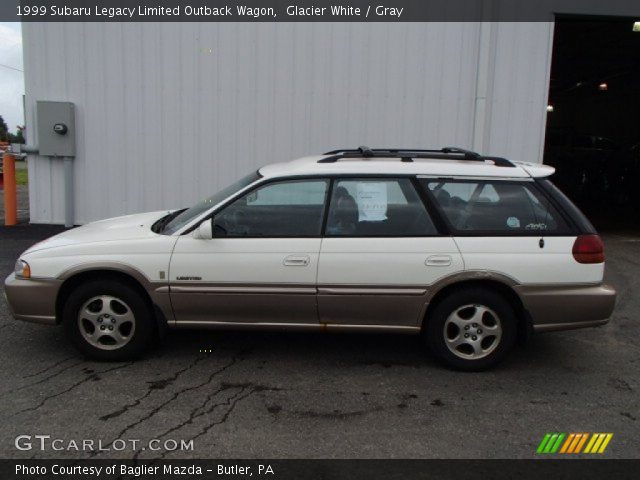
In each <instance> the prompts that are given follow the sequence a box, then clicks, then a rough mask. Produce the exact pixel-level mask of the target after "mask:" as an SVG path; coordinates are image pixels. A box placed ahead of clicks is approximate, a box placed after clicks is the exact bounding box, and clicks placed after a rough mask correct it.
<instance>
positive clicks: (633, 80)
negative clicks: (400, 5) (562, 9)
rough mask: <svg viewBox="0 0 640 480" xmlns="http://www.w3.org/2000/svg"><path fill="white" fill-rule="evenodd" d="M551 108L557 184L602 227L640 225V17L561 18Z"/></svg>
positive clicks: (550, 150) (549, 148)
mask: <svg viewBox="0 0 640 480" xmlns="http://www.w3.org/2000/svg"><path fill="white" fill-rule="evenodd" d="M636 22H638V23H636ZM547 111H548V114H547V131H546V141H545V152H544V162H545V163H548V164H550V165H553V166H554V167H555V168H556V174H555V175H554V177H553V178H554V181H555V183H556V184H557V185H558V186H559V187H560V188H561V189H562V190H564V191H565V193H566V194H567V195H568V196H569V197H571V198H572V199H573V200H574V202H575V203H576V204H578V206H579V207H580V208H581V209H582V210H583V211H584V212H585V213H586V214H587V215H588V216H589V218H590V219H591V220H592V222H593V223H594V224H595V226H596V227H597V228H599V229H604V230H611V229H627V228H633V229H637V228H638V227H640V19H639V18H635V19H634V18H621V17H585V16H558V17H556V23H555V33H554V43H553V57H552V65H551V82H550V88H549V105H548V107H547Z"/></svg>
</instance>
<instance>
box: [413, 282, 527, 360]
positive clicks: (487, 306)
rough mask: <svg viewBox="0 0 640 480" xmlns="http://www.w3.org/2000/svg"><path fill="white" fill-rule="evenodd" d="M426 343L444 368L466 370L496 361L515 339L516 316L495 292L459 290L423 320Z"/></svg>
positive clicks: (475, 289)
mask: <svg viewBox="0 0 640 480" xmlns="http://www.w3.org/2000/svg"><path fill="white" fill-rule="evenodd" d="M426 321H427V323H426V327H425V331H424V333H425V335H426V341H427V344H428V346H429V348H430V350H431V351H432V352H433V354H434V355H435V356H436V357H437V358H438V359H439V360H440V361H441V362H443V363H444V364H445V365H447V366H449V367H452V368H455V369H458V370H467V371H478V370H485V369H487V368H490V367H492V366H494V365H495V364H497V363H498V362H500V361H501V360H502V359H503V358H504V357H505V355H506V354H507V353H508V352H509V350H510V349H511V348H512V347H513V344H514V343H515V340H516V315H515V313H514V310H513V307H512V306H511V305H510V303H509V302H508V301H507V300H506V299H505V298H503V297H502V296H501V295H500V294H498V293H497V292H494V291H493V290H489V289H484V288H461V289H457V290H454V291H453V292H451V293H450V294H449V295H448V296H446V297H445V298H444V299H442V300H441V301H440V302H439V303H438V304H437V305H436V306H435V308H434V309H433V311H431V312H430V313H429V318H427V319H426Z"/></svg>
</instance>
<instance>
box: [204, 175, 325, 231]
mask: <svg viewBox="0 0 640 480" xmlns="http://www.w3.org/2000/svg"><path fill="white" fill-rule="evenodd" d="M328 185H329V181H328V180H323V179H313V180H289V181H282V182H275V183H269V184H267V185H264V186H262V187H258V188H256V189H255V190H252V191H251V192H249V193H248V194H246V195H244V196H242V197H240V198H238V199H237V200H235V201H234V202H233V203H231V204H230V205H228V206H226V207H225V208H224V209H223V210H222V211H220V212H218V213H217V214H216V215H215V217H214V219H213V225H214V227H213V231H214V236H216V237H227V238H229V237H231V238H237V237H313V236H319V235H320V233H321V230H322V218H323V215H324V205H325V202H326V196H327V190H328Z"/></svg>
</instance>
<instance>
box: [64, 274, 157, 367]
mask: <svg viewBox="0 0 640 480" xmlns="http://www.w3.org/2000/svg"><path fill="white" fill-rule="evenodd" d="M63 317H64V318H63V323H64V326H65V328H66V331H67V334H68V336H69V338H70V339H71V341H72V343H73V344H74V345H75V346H76V348H77V349H78V350H80V351H81V352H82V353H83V354H84V355H86V356H87V357H89V358H92V359H95V360H111V361H119V360H126V359H130V358H134V357H137V356H139V355H141V354H142V353H143V352H144V351H145V350H146V348H147V347H148V346H149V344H150V343H151V341H152V339H153V338H154V333H155V324H154V321H153V316H152V312H151V310H150V308H149V306H148V305H147V302H145V299H144V298H143V297H142V295H141V294H140V293H138V292H137V290H136V289H134V288H132V287H130V286H129V285H127V284H125V283H121V282H118V281H116V280H94V281H90V282H88V283H85V284H82V285H80V286H78V287H77V288H76V289H75V290H74V291H73V292H72V293H71V295H69V298H68V299H67V301H66V303H65V306H64V311H63Z"/></svg>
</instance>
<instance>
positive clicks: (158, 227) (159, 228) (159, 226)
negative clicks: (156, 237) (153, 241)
mask: <svg viewBox="0 0 640 480" xmlns="http://www.w3.org/2000/svg"><path fill="white" fill-rule="evenodd" d="M185 210H186V208H182V209H180V210H176V211H175V212H171V213H169V214H167V215H165V216H164V217H162V218H161V219H160V220H158V221H156V223H154V224H153V225H152V226H151V230H152V231H153V232H154V233H162V232H163V231H164V229H165V227H166V226H167V224H168V223H169V222H170V221H171V220H173V219H174V218H176V217H177V216H178V215H180V214H181V213H182V212H184V211H185Z"/></svg>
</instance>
